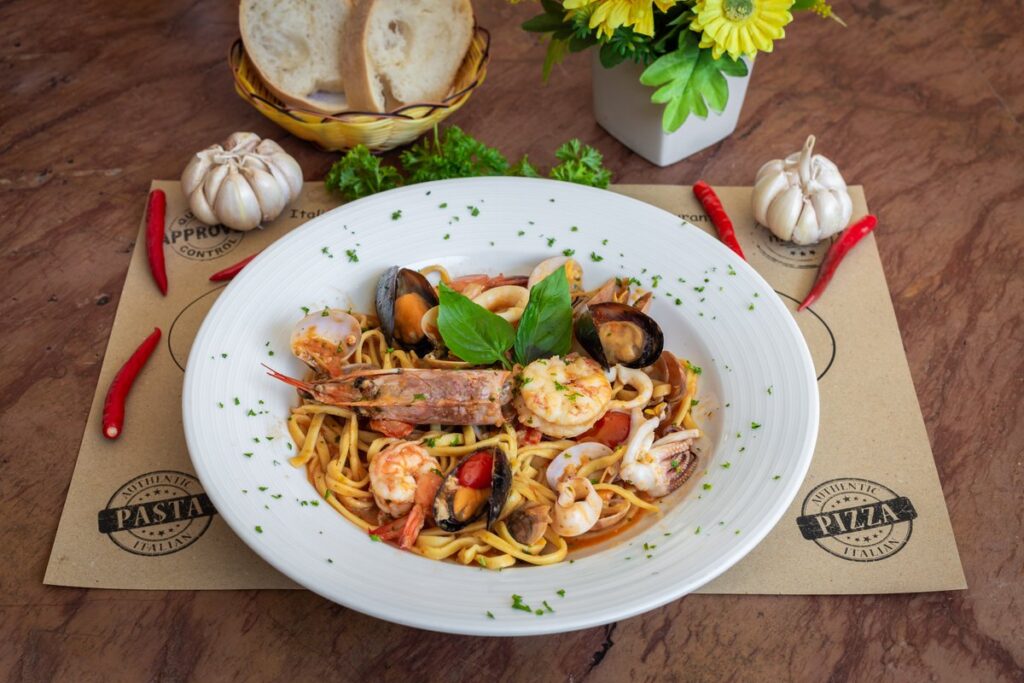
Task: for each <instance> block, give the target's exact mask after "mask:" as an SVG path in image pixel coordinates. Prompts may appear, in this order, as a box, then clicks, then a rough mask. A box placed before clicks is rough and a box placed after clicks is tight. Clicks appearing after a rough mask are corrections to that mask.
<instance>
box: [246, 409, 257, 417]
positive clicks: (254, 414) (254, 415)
mask: <svg viewBox="0 0 1024 683" xmlns="http://www.w3.org/2000/svg"><path fill="white" fill-rule="evenodd" d="M246 415H248V416H249V417H256V411H255V410H253V409H252V408H249V412H247V413H246Z"/></svg>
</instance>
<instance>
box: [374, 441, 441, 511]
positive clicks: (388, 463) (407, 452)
mask: <svg viewBox="0 0 1024 683" xmlns="http://www.w3.org/2000/svg"><path fill="white" fill-rule="evenodd" d="M440 469H441V468H440V465H438V463H437V460H435V459H434V457H433V456H432V455H430V453H428V452H427V449H426V448H424V447H423V446H421V445H419V444H417V443H412V442H411V441H396V442H394V443H393V444H391V445H390V446H388V447H387V448H385V449H384V450H382V451H381V452H380V453H378V454H377V455H376V456H374V458H373V460H371V461H370V490H371V491H372V492H373V499H374V500H375V501H376V502H377V506H378V507H379V508H380V509H381V510H383V511H384V512H386V513H388V514H389V515H391V516H392V517H401V516H402V515H404V514H405V513H407V512H409V510H410V509H411V508H412V506H413V502H414V500H415V497H416V487H417V485H418V483H419V480H420V479H421V478H422V477H423V476H425V475H428V474H431V473H432V472H434V470H437V471H440Z"/></svg>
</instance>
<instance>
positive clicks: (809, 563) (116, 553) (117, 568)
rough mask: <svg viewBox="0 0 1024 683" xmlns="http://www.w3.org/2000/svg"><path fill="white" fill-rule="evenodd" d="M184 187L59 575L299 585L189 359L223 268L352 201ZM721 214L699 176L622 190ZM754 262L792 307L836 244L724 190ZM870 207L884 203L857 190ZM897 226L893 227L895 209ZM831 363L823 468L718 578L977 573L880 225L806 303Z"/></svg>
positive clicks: (771, 590) (93, 450) (822, 366)
mask: <svg viewBox="0 0 1024 683" xmlns="http://www.w3.org/2000/svg"><path fill="white" fill-rule="evenodd" d="M153 186H154V187H159V188H162V189H164V190H165V191H166V192H167V200H168V201H167V215H168V222H169V225H168V228H167V233H166V236H167V243H168V244H167V262H168V263H167V266H168V267H167V270H168V278H169V281H170V292H169V294H168V296H167V297H166V298H164V297H161V296H160V294H159V293H158V291H157V289H156V287H155V286H154V284H153V282H152V280H151V277H150V275H149V272H148V268H147V264H146V255H145V240H144V239H143V236H142V232H141V228H140V237H139V239H138V240H137V241H136V247H135V251H134V253H133V255H132V261H131V265H130V266H129V269H128V276H127V279H126V280H125V287H124V291H123V293H122V295H121V301H120V304H119V305H118V310H117V316H116V318H115V320H114V328H113V331H112V332H111V335H110V342H109V344H108V347H107V353H106V356H105V358H104V361H103V369H102V371H101V372H100V378H99V383H98V385H97V388H96V394H95V396H94V397H93V404H92V410H91V411H90V413H89V421H88V424H87V425H86V429H85V434H84V436H83V438H82V445H81V448H80V450H79V454H78V462H77V464H76V466H75V472H74V476H73V477H72V480H71V486H70V489H69V491H68V495H67V501H66V502H65V505H64V512H63V515H62V516H61V520H60V526H59V528H58V529H57V536H56V540H55V541H54V545H53V550H52V552H51V555H50V562H49V565H48V567H47V570H46V577H45V582H46V583H48V584H57V585H66V586H90V587H103V588H136V589H215V588H246V589H250V588H296V587H297V586H296V585H295V584H294V583H293V582H292V581H290V580H289V579H287V578H285V577H284V576H282V575H281V574H278V573H277V572H276V571H275V570H274V569H272V568H271V567H270V565H268V564H266V563H265V562H264V561H263V560H261V559H260V558H259V557H258V556H257V555H256V554H255V553H253V552H252V551H251V550H249V549H248V547H246V546H245V545H244V544H243V543H242V542H241V541H240V540H239V539H238V538H237V537H236V536H235V535H234V534H233V533H231V531H230V530H229V528H228V526H227V525H226V524H225V523H224V521H223V520H222V519H221V518H220V517H219V516H218V515H217V514H216V511H215V510H214V508H213V506H212V505H211V503H210V501H209V500H208V499H207V498H206V496H205V494H204V493H203V492H202V487H201V485H200V483H199V482H198V481H197V480H196V479H195V477H194V475H193V470H192V465H191V462H190V461H189V458H188V452H187V450H186V447H185V438H184V434H183V432H182V425H181V410H180V408H179V406H180V404H181V388H182V379H183V377H184V365H185V359H186V358H187V357H188V351H189V347H190V346H191V343H192V339H193V337H194V335H195V333H196V332H197V331H198V329H199V325H200V324H201V323H202V320H203V318H204V316H205V315H206V312H207V311H208V310H209V309H210V306H211V305H212V304H213V301H214V299H215V298H216V297H217V295H218V293H219V292H220V290H221V287H219V286H217V285H216V284H214V283H210V282H209V281H208V280H207V278H208V276H209V275H210V274H211V273H213V272H214V271H216V270H219V269H221V268H223V267H225V266H227V265H230V264H232V263H234V262H236V261H238V260H240V259H242V258H244V257H245V256H248V255H250V254H254V253H256V252H257V251H259V250H260V249H262V248H264V247H266V246H267V245H268V244H270V243H271V242H272V241H273V240H276V239H278V238H279V237H281V236H283V235H284V234H285V233H287V232H288V231H289V230H291V229H293V228H295V227H296V226H298V225H300V224H302V223H303V222H305V221H306V220H308V219H310V218H313V217H315V216H317V215H319V214H320V213H323V212H324V211H326V210H329V209H331V208H334V207H335V206H336V205H337V203H338V202H337V200H336V199H334V198H331V197H329V196H328V195H327V194H326V192H325V191H324V189H323V185H322V184H321V183H307V184H306V186H305V189H304V191H303V194H302V196H301V197H300V198H299V199H298V200H297V201H296V202H295V203H294V204H293V205H292V207H290V208H289V209H287V210H286V211H285V214H284V215H283V216H281V217H280V218H278V219H277V220H276V221H274V222H273V223H272V224H270V225H269V226H267V228H266V229H264V230H262V231H253V232H248V233H238V232H231V231H225V230H223V229H222V228H217V227H213V228H208V227H206V226H203V225H200V224H199V223H198V222H197V221H196V220H195V219H194V218H192V216H191V214H190V213H188V210H187V206H186V204H185V200H184V198H183V197H182V195H181V191H180V189H179V186H178V183H177V182H171V181H155V182H154V183H153ZM614 190H615V191H616V192H620V193H622V194H625V195H629V196H631V197H636V198H637V199H641V200H643V201H645V202H648V203H650V204H654V205H655V206H660V207H662V208H664V209H666V210H668V211H671V212H673V213H676V214H678V215H680V216H681V217H683V218H685V219H686V220H688V221H690V222H691V223H693V224H695V225H697V226H698V227H700V228H701V229H704V230H707V231H711V226H710V223H709V221H708V219H707V217H706V216H705V215H704V213H703V211H702V210H701V207H700V205H699V204H698V202H697V201H696V199H694V197H693V194H692V192H691V191H690V188H689V187H682V186H666V185H620V186H616V187H615V188H614ZM717 190H718V193H719V195H720V196H721V198H722V202H723V204H724V205H725V208H726V210H727V211H728V212H729V214H730V216H731V217H732V219H733V221H734V223H735V225H736V229H737V233H738V236H739V240H740V242H741V244H742V246H743V248H744V251H745V252H746V255H747V258H748V260H749V261H750V263H751V265H753V266H754V268H756V269H757V270H758V272H760V273H761V274H762V275H763V276H764V277H765V278H766V279H767V280H768V282H769V283H771V285H772V286H773V287H774V288H775V290H776V291H777V292H778V293H779V295H780V296H781V297H782V299H783V300H784V301H785V302H786V303H787V305H788V306H789V308H790V309H791V310H795V307H796V303H797V300H798V299H799V298H800V297H801V296H802V295H803V294H804V293H805V292H807V290H808V289H809V288H810V286H811V283H812V282H813V280H814V277H815V273H816V268H817V265H818V263H819V262H820V261H821V258H822V257H823V256H824V248H822V247H821V246H817V247H798V246H795V245H792V244H788V243H783V242H780V241H779V240H776V239H775V238H774V237H772V236H771V235H770V234H769V233H768V232H767V231H766V230H763V229H762V228H759V227H757V226H756V225H755V223H754V220H753V218H752V216H751V212H750V188H740V187H721V188H717ZM851 192H852V195H853V202H854V215H855V216H860V215H863V214H864V213H866V212H867V207H866V204H865V200H864V194H863V191H862V189H861V188H860V187H853V188H851ZM882 229H885V226H884V224H883V227H882ZM796 320H797V322H798V323H799V325H800V329H801V330H802V331H803V333H804V336H805V338H806V339H807V344H808V346H809V347H810V349H811V355H812V356H813V358H814V363H815V367H816V369H817V372H818V375H819V389H820V393H821V426H820V430H819V434H818V444H817V448H816V451H815V455H814V461H813V462H812V464H811V469H810V472H809V474H808V476H807V480H806V481H805V482H804V485H803V488H802V489H801V492H800V494H799V495H798V496H797V498H796V499H795V500H794V501H793V504H792V505H791V506H790V509H789V510H788V511H787V512H786V514H785V516H784V517H783V518H782V520H781V521H780V522H779V524H778V525H777V526H776V527H775V529H774V530H773V531H772V532H771V534H769V536H768V537H767V538H766V539H765V540H764V542H762V543H761V544H760V545H759V546H758V547H757V548H756V549H755V550H754V551H753V552H752V553H750V555H748V556H747V557H746V558H744V559H743V560H742V561H741V562H740V563H739V564H737V565H736V566H735V567H733V568H732V569H731V570H729V571H728V572H726V573H725V574H724V575H722V576H721V577H719V578H718V579H717V580H715V581H713V582H712V583H710V584H709V585H707V586H705V587H704V588H703V589H702V590H701V592H703V593H762V594H808V593H809V594H851V593H896V592H916V591H936V590H950V589H962V588H966V583H965V581H964V575H963V570H962V569H961V566H960V558H959V555H958V553H957V549H956V542H955V540H954V538H953V532H952V528H951V527H950V523H949V515H948V512H947V510H946V505H945V500H944V499H943V495H942V489H941V487H940V485H939V480H938V475H937V473H936V470H935V464H934V461H933V460H932V454H931V449H930V447H929V444H928V435H927V433H926V432H925V428H924V422H923V420H922V417H921V410H920V407H919V406H918V403H917V396H916V394H915V392H914V386H913V383H912V380H911V377H910V370H909V368H908V366H907V361H906V357H905V356H904V353H903V344H902V341H901V339H900V333H899V328H898V327H897V324H896V317H895V314H894V312H893V307H892V302H891V300H890V298H889V291H888V288H887V287H886V284H885V275H884V274H883V272H882V265H881V261H880V260H879V257H878V249H877V247H876V245H875V240H874V237H873V236H871V237H868V238H867V239H865V240H864V242H863V244H861V245H860V246H858V247H857V248H856V249H855V250H854V251H853V252H852V253H851V254H849V256H848V257H847V258H846V260H845V261H844V263H843V265H842V267H841V268H840V269H839V271H838V273H837V274H836V276H835V279H834V280H833V281H832V284H831V286H830V287H829V289H828V291H827V293H826V294H825V296H824V297H823V298H822V300H821V301H820V302H819V303H818V304H816V305H815V306H814V307H813V310H810V311H805V312H804V313H801V314H799V315H797V316H796ZM154 325H156V326H159V327H161V328H162V329H163V331H164V339H163V341H162V343H161V347H160V349H159V350H158V352H157V353H156V354H154V356H153V358H152V359H151V360H150V363H149V364H148V365H147V367H146V368H145V371H144V372H143V373H142V375H141V376H140V378H139V380H138V382H137V383H136V386H135V388H134V389H133V391H132V394H131V398H130V401H129V405H128V416H127V420H126V428H125V431H124V433H123V435H122V436H121V438H120V439H118V440H117V441H116V442H109V441H107V440H105V439H104V438H103V437H102V435H101V433H100V414H101V412H102V403H103V398H104V394H105V391H106V388H107V386H108V385H109V382H110V380H111V378H112V377H113V375H114V374H115V373H116V372H117V369H118V368H119V367H120V365H121V364H122V363H123V362H124V360H125V359H126V358H127V357H128V356H129V355H130V354H131V352H132V350H133V349H134V348H135V346H136V345H137V344H138V343H139V342H140V341H141V340H142V339H143V337H145V336H146V334H148V333H149V332H150V330H152V328H153V326H154Z"/></svg>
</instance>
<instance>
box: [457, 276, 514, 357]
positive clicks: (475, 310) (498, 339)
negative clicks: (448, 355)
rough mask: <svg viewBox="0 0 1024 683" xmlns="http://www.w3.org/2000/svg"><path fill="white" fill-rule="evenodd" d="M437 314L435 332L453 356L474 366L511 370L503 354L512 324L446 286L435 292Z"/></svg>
mask: <svg viewBox="0 0 1024 683" xmlns="http://www.w3.org/2000/svg"><path fill="white" fill-rule="evenodd" d="M438 293H439V297H438V298H439V299H440V302H441V310H440V311H438V314H437V329H438V330H439V331H440V332H441V338H442V339H444V343H445V344H447V345H448V348H449V349H451V350H452V351H453V352H454V353H455V355H456V356H458V357H459V358H461V359H462V360H464V361H468V362H470V363H474V364H476V365H491V364H492V363H496V362H501V364H502V365H504V366H505V367H506V368H509V367H511V364H510V363H509V362H508V358H507V357H506V356H505V352H506V351H508V349H509V347H510V346H512V344H513V342H515V339H516V331H515V329H513V327H512V324H511V323H510V322H509V321H507V320H505V319H504V318H502V317H501V316H499V315H496V314H494V313H491V312H490V311H488V310H487V309H486V308H484V307H483V306H481V305H480V304H477V303H473V301H472V300H471V299H470V298H469V297H466V296H463V295H462V294H459V293H458V292H456V291H455V290H454V289H452V288H451V287H449V286H448V285H446V284H444V283H443V282H442V283H441V286H440V287H439V288H438Z"/></svg>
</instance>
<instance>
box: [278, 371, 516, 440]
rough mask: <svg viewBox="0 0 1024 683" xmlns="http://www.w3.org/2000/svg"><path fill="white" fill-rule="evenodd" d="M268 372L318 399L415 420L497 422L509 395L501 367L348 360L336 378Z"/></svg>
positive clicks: (387, 416) (371, 413)
mask: <svg viewBox="0 0 1024 683" xmlns="http://www.w3.org/2000/svg"><path fill="white" fill-rule="evenodd" d="M267 369H268V370H270V368H267ZM269 374H270V376H271V377H274V378H276V379H279V380H281V381H282V382H284V383H286V384H290V385H292V386H293V387H296V388H298V389H301V390H303V391H305V392H307V393H309V394H312V396H313V398H314V399H315V400H317V401H319V402H320V403H325V404H327V405H334V406H345V407H349V408H353V409H355V410H356V411H358V412H359V413H360V414H361V415H364V416H367V417H371V418H375V419H379V420H395V421H398V422H406V423H409V424H413V425H418V424H441V425H499V426H500V425H502V424H504V423H505V416H504V414H503V412H502V408H503V407H504V406H505V405H506V404H508V403H509V402H510V401H511V400H512V376H511V374H510V373H509V372H507V371H505V370H435V369H427V368H422V369H421V368H394V369H391V370H380V369H377V368H375V367H372V366H368V365H349V366H347V367H345V368H344V369H343V370H342V373H341V376H339V377H335V378H333V379H329V380H324V381H314V382H302V381H300V380H297V379H294V378H291V377H288V376H286V375H283V374H281V373H279V372H277V371H275V370H270V372H269Z"/></svg>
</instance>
